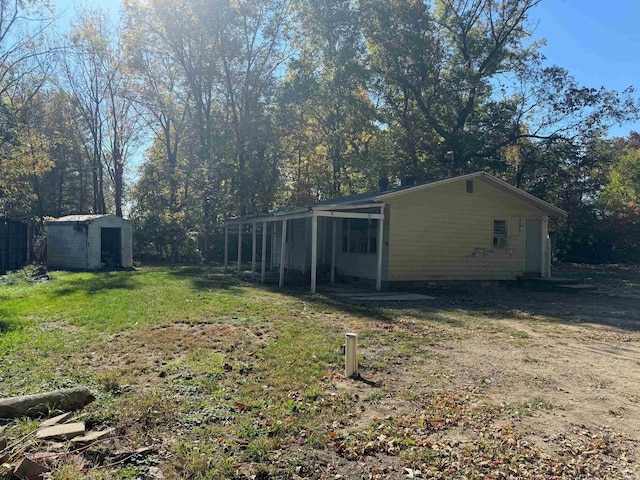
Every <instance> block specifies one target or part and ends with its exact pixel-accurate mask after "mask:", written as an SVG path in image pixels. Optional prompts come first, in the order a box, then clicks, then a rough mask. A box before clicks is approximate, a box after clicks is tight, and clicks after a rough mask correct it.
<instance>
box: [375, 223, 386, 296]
mask: <svg viewBox="0 0 640 480" xmlns="http://www.w3.org/2000/svg"><path fill="white" fill-rule="evenodd" d="M383 242H384V220H383V219H382V218H380V219H378V239H377V240H376V248H377V249H378V251H377V253H378V265H377V270H376V290H377V291H378V292H379V291H381V290H382V252H383V250H384V245H383Z"/></svg>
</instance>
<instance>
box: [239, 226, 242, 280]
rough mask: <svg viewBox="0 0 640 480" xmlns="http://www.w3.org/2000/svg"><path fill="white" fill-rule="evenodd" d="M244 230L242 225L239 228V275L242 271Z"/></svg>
mask: <svg viewBox="0 0 640 480" xmlns="http://www.w3.org/2000/svg"><path fill="white" fill-rule="evenodd" d="M242 229H243V224H242V223H240V224H239V227H238V273H240V272H241V271H242Z"/></svg>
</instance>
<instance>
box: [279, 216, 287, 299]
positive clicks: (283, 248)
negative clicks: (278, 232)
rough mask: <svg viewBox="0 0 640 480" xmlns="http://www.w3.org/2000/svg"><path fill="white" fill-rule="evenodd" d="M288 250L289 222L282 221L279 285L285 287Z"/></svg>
mask: <svg viewBox="0 0 640 480" xmlns="http://www.w3.org/2000/svg"><path fill="white" fill-rule="evenodd" d="M286 250H287V220H286V219H285V220H282V239H281V240H280V280H279V282H278V283H279V285H280V286H283V285H284V257H285V253H286Z"/></svg>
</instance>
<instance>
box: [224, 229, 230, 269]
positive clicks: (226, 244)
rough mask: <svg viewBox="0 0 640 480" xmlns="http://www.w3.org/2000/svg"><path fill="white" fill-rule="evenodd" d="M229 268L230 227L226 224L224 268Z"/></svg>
mask: <svg viewBox="0 0 640 480" xmlns="http://www.w3.org/2000/svg"><path fill="white" fill-rule="evenodd" d="M228 266H229V225H227V222H224V268H227V267H228Z"/></svg>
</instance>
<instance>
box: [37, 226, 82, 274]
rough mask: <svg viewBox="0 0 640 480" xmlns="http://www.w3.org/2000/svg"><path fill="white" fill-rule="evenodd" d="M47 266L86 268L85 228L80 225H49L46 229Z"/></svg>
mask: <svg viewBox="0 0 640 480" xmlns="http://www.w3.org/2000/svg"><path fill="white" fill-rule="evenodd" d="M47 266H49V267H50V268H68V269H72V270H84V269H86V268H87V226H86V225H85V224H82V223H60V224H56V223H51V224H49V225H48V227H47Z"/></svg>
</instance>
